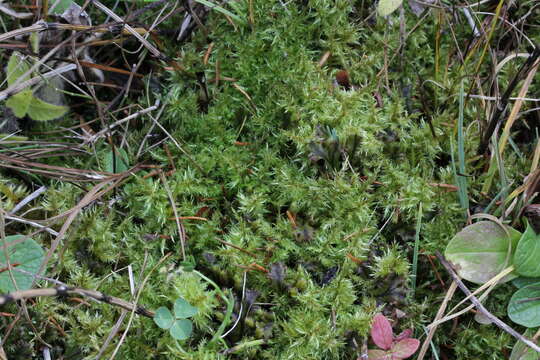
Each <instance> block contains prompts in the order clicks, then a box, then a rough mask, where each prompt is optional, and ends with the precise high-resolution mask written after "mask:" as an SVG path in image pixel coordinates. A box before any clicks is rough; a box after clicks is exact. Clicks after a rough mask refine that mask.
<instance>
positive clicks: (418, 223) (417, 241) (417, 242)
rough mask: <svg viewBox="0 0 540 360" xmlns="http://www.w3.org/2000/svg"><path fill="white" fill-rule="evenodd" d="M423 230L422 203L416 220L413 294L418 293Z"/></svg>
mask: <svg viewBox="0 0 540 360" xmlns="http://www.w3.org/2000/svg"><path fill="white" fill-rule="evenodd" d="M421 228H422V203H420V205H418V215H417V219H416V233H415V234H414V253H413V261H412V293H413V295H414V292H415V291H416V276H417V273H418V250H419V247H420V229H421Z"/></svg>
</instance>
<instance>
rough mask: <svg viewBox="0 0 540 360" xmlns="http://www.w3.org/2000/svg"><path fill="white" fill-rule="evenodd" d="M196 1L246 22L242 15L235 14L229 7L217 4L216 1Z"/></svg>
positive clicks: (240, 21)
mask: <svg viewBox="0 0 540 360" xmlns="http://www.w3.org/2000/svg"><path fill="white" fill-rule="evenodd" d="M195 2H198V3H199V4H202V5H204V6H206V7H209V8H210V9H213V10H216V11H217V12H220V13H222V14H223V15H227V16H228V17H230V18H231V19H234V20H236V21H238V22H239V23H244V22H245V21H244V20H243V19H242V18H241V17H240V16H238V15H235V14H233V13H232V12H230V11H229V10H227V9H225V8H223V7H221V6H219V5H217V4H214V3H212V2H210V1H207V0H195Z"/></svg>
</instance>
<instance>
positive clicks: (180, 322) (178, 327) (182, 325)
mask: <svg viewBox="0 0 540 360" xmlns="http://www.w3.org/2000/svg"><path fill="white" fill-rule="evenodd" d="M169 331H170V333H171V336H172V337H173V338H174V339H176V340H185V339H187V338H188V337H189V336H190V335H191V332H192V331H193V325H192V324H191V321H189V320H187V319H177V320H175V321H174V324H173V325H172V326H171V328H170V329H169Z"/></svg>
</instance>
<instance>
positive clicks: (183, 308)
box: [174, 298, 198, 319]
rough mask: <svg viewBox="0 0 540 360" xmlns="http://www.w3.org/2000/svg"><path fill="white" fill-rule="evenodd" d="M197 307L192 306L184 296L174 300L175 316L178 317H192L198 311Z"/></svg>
mask: <svg viewBox="0 0 540 360" xmlns="http://www.w3.org/2000/svg"><path fill="white" fill-rule="evenodd" d="M197 311H198V310H197V308H196V307H195V306H191V304H190V303H188V302H187V301H186V300H184V299H182V298H178V299H176V301H175V302H174V316H175V317H176V318H177V319H187V318H190V317H192V316H193V315H195V314H196V313H197Z"/></svg>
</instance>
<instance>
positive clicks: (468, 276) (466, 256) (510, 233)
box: [445, 221, 521, 284]
mask: <svg viewBox="0 0 540 360" xmlns="http://www.w3.org/2000/svg"><path fill="white" fill-rule="evenodd" d="M503 226H504V228H503V227H502V226H501V225H499V224H497V223H495V222H492V221H479V222H477V223H474V224H472V225H469V226H467V227H465V228H464V229H463V230H461V231H460V232H459V233H457V234H456V236H454V238H453V239H452V240H450V242H449V243H448V246H447V247H446V251H445V257H446V258H447V259H448V260H449V261H451V262H452V263H453V264H454V265H455V267H456V269H457V272H458V274H459V275H460V276H461V277H462V278H464V279H465V280H468V281H471V282H473V283H477V284H483V283H485V282H486V281H488V280H489V279H491V278H492V277H494V276H495V275H497V274H498V273H500V272H501V271H502V270H504V269H505V268H506V267H508V266H510V265H512V260H513V254H514V252H515V249H516V247H517V244H518V242H519V239H520V237H521V233H520V232H519V231H517V230H515V229H514V228H511V227H509V226H506V225H503ZM505 230H506V231H505ZM516 276H517V275H515V274H510V275H508V276H506V277H505V278H504V279H502V281H501V282H506V281H509V280H512V279H514V278H515V277H516Z"/></svg>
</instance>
